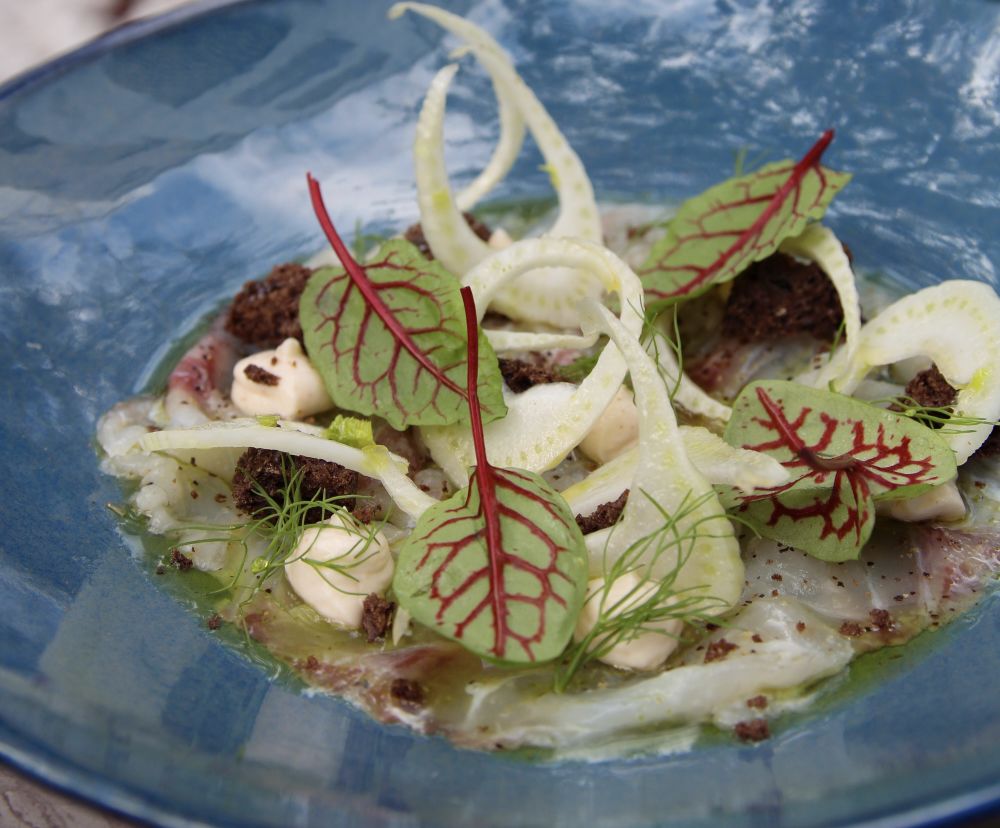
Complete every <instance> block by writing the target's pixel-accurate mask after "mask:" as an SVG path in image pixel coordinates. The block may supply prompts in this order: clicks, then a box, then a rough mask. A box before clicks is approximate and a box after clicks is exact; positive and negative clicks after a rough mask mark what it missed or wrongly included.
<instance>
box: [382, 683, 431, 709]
mask: <svg viewBox="0 0 1000 828" xmlns="http://www.w3.org/2000/svg"><path fill="white" fill-rule="evenodd" d="M389 695H390V696H392V698H393V699H394V700H395V701H396V702H397V703H398V704H399V706H400V707H402V708H403V709H404V710H411V711H412V710H418V709H420V708H421V707H423V706H424V701H425V699H426V693H425V692H424V688H423V685H421V684H420V683H419V682H416V681H414V680H413V679H407V678H395V679H393V680H392V684H390V685H389Z"/></svg>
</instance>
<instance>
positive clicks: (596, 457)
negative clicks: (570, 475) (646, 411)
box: [580, 386, 639, 466]
mask: <svg viewBox="0 0 1000 828" xmlns="http://www.w3.org/2000/svg"><path fill="white" fill-rule="evenodd" d="M638 442H639V412H638V410H637V409H636V407H635V400H634V399H633V398H632V392H631V391H629V390H628V389H627V388H625V387H624V386H623V387H622V388H619V389H618V392H617V393H616V394H615V395H614V397H612V398H611V402H610V403H608V407H607V408H605V409H604V412H603V413H602V414H601V416H600V417H598V419H597V422H595V423H594V426H593V428H591V429H590V431H588V432H587V436H586V437H584V438H583V440H581V441H580V451H582V452H583V453H584V454H586V455H587V457H589V458H590V459H591V460H593V461H595V462H596V463H599V464H601V465H602V466H603V465H604V464H605V463H607V462H608V461H609V460H614V459H615V458H616V457H617V456H618V455H619V454H622V453H624V452H625V451H627V450H628V449H630V448H632V446H634V445H635V444H636V443H638Z"/></svg>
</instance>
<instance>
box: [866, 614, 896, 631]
mask: <svg viewBox="0 0 1000 828" xmlns="http://www.w3.org/2000/svg"><path fill="white" fill-rule="evenodd" d="M868 617H869V618H871V620H872V626H871V629H872V630H876V631H889V630H891V629H892V628H893V623H892V616H891V615H890V614H889V610H884V609H873V610H872V611H871V612H870V613H868Z"/></svg>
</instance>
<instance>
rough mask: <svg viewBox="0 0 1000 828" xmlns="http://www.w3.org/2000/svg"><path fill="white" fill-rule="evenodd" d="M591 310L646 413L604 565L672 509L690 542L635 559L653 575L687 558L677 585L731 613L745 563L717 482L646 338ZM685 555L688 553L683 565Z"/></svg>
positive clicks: (594, 308)
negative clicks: (688, 447)
mask: <svg viewBox="0 0 1000 828" xmlns="http://www.w3.org/2000/svg"><path fill="white" fill-rule="evenodd" d="M587 313H588V315H590V316H592V317H593V319H592V323H593V325H594V326H595V327H597V328H598V329H599V330H601V331H602V332H603V333H606V334H607V335H608V336H610V337H611V341H612V342H614V344H615V345H616V346H617V347H618V350H619V351H620V352H621V354H622V356H623V357H624V359H625V362H626V364H627V365H628V370H629V375H630V376H631V378H632V388H633V389H634V391H635V404H636V408H637V409H638V411H639V462H638V464H637V465H636V470H635V476H634V477H633V479H632V484H631V486H630V487H629V488H630V490H631V494H630V495H629V498H628V501H626V503H625V511H624V512H623V513H622V519H621V522H620V523H619V524H618V525H617V526H615V528H614V531H612V533H611V534H610V536H609V537H608V542H607V544H606V545H605V547H604V551H603V557H604V561H605V566H610V564H611V563H612V562H613V561H615V560H617V559H618V558H619V557H621V555H623V554H624V553H625V552H626V551H627V550H629V548H630V547H631V546H632V545H633V544H635V543H637V542H640V541H641V540H642V539H643V538H647V537H649V536H650V535H651V534H653V533H655V532H657V531H658V530H660V529H661V528H662V527H663V525H664V513H666V514H667V515H669V516H670V517H671V518H672V519H673V520H674V521H675V532H676V534H677V535H679V536H680V537H681V538H686V540H684V541H683V542H682V543H680V544H678V543H674V544H670V545H667V546H666V548H663V547H658V546H657V545H655V544H651V545H649V546H647V548H646V549H645V550H644V552H643V553H642V555H639V556H636V562H637V563H638V564H640V565H644V566H646V567H648V571H649V574H650V576H651V577H654V578H662V577H664V576H665V575H667V574H668V573H670V572H671V571H673V570H674V569H676V568H677V567H678V565H679V564H681V563H682V565H681V566H680V569H679V571H678V572H677V574H676V578H675V580H674V588H675V589H677V590H692V593H693V594H699V595H704V596H706V598H708V597H711V598H712V599H713V602H712V605H706V607H705V611H707V612H721V611H725V609H727V608H728V607H731V606H733V605H734V604H735V603H736V602H737V601H738V600H739V597H740V595H741V593H742V592H743V561H742V559H741V558H740V546H739V543H738V542H737V541H736V535H735V532H734V531H733V526H732V524H731V523H730V521H729V518H728V517H726V512H725V510H724V509H723V508H722V504H721V503H720V502H719V498H718V496H717V495H716V494H715V490H714V489H713V488H712V485H711V484H710V483H709V482H708V481H707V480H706V479H705V477H704V476H703V475H702V474H700V473H699V472H698V470H697V469H696V468H695V467H694V465H693V464H692V463H691V460H690V459H689V458H688V456H687V453H686V452H685V450H684V444H683V440H682V439H681V434H680V430H679V428H678V425H677V419H676V417H675V416H674V409H673V406H672V405H671V401H670V396H669V393H668V390H667V387H666V385H665V384H664V382H663V379H662V377H661V376H660V372H659V371H658V370H657V367H656V363H655V362H653V360H652V359H651V358H650V356H649V354H647V353H646V351H645V349H644V348H643V347H642V345H641V344H640V342H639V338H638V337H637V336H636V335H635V334H633V333H632V332H630V331H629V330H627V329H626V328H625V327H624V326H623V325H622V324H621V322H619V321H618V320H617V319H615V317H614V316H612V314H611V313H610V312H609V311H608V310H607V309H606V308H604V307H601V306H600V305H597V304H596V303H593V304H592V305H591V306H590V307H589V308H588V309H587ZM669 537H670V536H669V535H667V536H664V539H665V540H667V539H669ZM658 548H659V551H658V552H657V553H656V554H654V552H656V550H657V549H658ZM682 555H686V556H687V557H686V560H684V561H683V562H682V561H681V556H682ZM689 594H690V593H689Z"/></svg>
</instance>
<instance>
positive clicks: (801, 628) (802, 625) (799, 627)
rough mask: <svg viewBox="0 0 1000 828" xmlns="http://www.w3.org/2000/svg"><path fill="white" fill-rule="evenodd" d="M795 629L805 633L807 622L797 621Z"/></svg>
mask: <svg viewBox="0 0 1000 828" xmlns="http://www.w3.org/2000/svg"><path fill="white" fill-rule="evenodd" d="M795 629H797V630H798V631H799V632H805V631H806V625H805V622H804V621H797V622H796V624H795Z"/></svg>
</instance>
